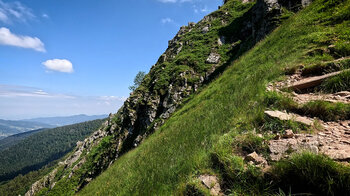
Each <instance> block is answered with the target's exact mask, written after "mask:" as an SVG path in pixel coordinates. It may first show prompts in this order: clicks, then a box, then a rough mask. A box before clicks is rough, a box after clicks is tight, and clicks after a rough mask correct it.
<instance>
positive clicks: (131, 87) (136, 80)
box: [129, 71, 146, 91]
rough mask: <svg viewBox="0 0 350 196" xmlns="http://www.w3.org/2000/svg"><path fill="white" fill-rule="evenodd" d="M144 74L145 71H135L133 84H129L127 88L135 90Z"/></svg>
mask: <svg viewBox="0 0 350 196" xmlns="http://www.w3.org/2000/svg"><path fill="white" fill-rule="evenodd" d="M145 75H146V73H145V72H143V71H139V73H137V74H136V76H135V78H134V85H132V86H129V89H130V90H131V91H134V90H136V89H137V87H139V86H140V84H141V82H142V80H143V78H144V77H145Z"/></svg>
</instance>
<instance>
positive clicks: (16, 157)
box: [0, 120, 104, 182]
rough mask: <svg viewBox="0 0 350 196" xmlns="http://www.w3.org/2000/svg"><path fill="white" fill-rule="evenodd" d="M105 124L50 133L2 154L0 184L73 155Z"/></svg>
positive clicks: (6, 150)
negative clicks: (76, 149) (86, 139)
mask: <svg viewBox="0 0 350 196" xmlns="http://www.w3.org/2000/svg"><path fill="white" fill-rule="evenodd" d="M103 121H104V120H95V121H88V122H84V123H79V124H74V125H68V126H64V127H57V128H53V129H47V130H44V131H41V132H38V133H35V134H33V135H30V136H29V137H26V138H25V139H23V140H21V141H19V142H17V143H16V144H14V145H11V146H10V147H8V148H6V149H3V150H1V151H0V182H2V181H5V180H9V179H12V178H14V177H16V176H17V175H18V174H22V175H23V174H26V173H28V172H30V171H33V170H38V169H40V168H41V167H42V166H44V165H46V164H48V163H50V162H51V161H53V160H56V159H59V158H61V157H63V156H64V155H65V154H66V153H68V152H70V151H71V150H72V149H73V148H74V147H75V145H76V143H77V141H79V140H83V139H84V138H85V137H87V136H88V135H90V134H91V133H92V132H93V131H95V130H96V129H98V128H99V127H100V126H101V124H102V122H103Z"/></svg>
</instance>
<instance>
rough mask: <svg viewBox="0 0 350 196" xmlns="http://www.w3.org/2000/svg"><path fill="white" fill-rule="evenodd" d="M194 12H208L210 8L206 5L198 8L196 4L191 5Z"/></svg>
mask: <svg viewBox="0 0 350 196" xmlns="http://www.w3.org/2000/svg"><path fill="white" fill-rule="evenodd" d="M193 10H194V13H196V14H198V13H209V12H210V10H209V9H208V7H207V6H204V7H202V8H198V7H197V6H196V5H194V6H193Z"/></svg>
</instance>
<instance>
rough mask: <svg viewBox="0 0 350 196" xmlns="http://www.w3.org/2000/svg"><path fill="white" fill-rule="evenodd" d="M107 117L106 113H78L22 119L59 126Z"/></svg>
mask: <svg viewBox="0 0 350 196" xmlns="http://www.w3.org/2000/svg"><path fill="white" fill-rule="evenodd" d="M107 117H108V115H107V114H105V115H92V116H88V115H85V114H80V115H74V116H59V117H43V118H32V119H25V120H23V121H29V122H40V123H44V124H49V125H53V126H55V127H59V126H64V125H71V124H76V123H81V122H85V121H90V120H96V119H103V118H107Z"/></svg>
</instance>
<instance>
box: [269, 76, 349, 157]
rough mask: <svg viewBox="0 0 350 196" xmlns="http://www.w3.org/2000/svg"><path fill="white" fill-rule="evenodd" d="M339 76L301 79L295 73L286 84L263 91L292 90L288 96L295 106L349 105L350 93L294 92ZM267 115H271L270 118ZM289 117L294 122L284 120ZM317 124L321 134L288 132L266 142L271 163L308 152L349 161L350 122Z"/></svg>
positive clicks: (285, 116) (286, 115) (270, 112)
mask: <svg viewBox="0 0 350 196" xmlns="http://www.w3.org/2000/svg"><path fill="white" fill-rule="evenodd" d="M339 73H340V72H333V73H330V74H326V75H323V76H316V77H309V78H307V77H306V78H305V77H302V76H301V70H298V71H297V72H296V73H295V74H293V75H290V76H288V77H287V79H286V80H284V81H279V82H276V83H273V84H270V85H268V86H267V90H268V91H277V92H280V93H284V94H285V92H281V91H280V89H282V88H286V87H287V88H291V89H294V90H295V91H296V92H292V93H288V94H290V96H291V98H292V99H293V100H294V101H296V102H297V103H299V104H305V103H307V102H309V101H315V100H323V101H329V102H341V103H350V92H348V91H342V92H337V93H334V94H322V93H304V94H302V93H297V91H299V90H300V89H304V87H305V88H309V87H315V86H317V85H319V84H320V82H322V80H324V79H325V78H329V77H331V76H334V75H337V74H339ZM315 81H316V82H315ZM265 114H266V115H269V116H270V117H275V118H279V119H280V120H297V121H298V119H306V120H312V119H310V118H309V117H302V116H299V115H295V114H283V112H280V111H274V112H272V111H266V112H265ZM271 114H274V116H273V115H271ZM277 114H278V115H277ZM293 115H294V116H296V117H297V118H295V117H294V119H288V118H287V117H288V116H289V117H290V116H293ZM299 121H300V120H299ZM318 122H319V124H320V125H321V126H322V127H323V130H322V131H319V132H317V133H314V134H294V133H293V132H292V131H291V130H288V131H286V132H287V133H289V134H288V135H284V136H282V137H276V138H275V139H274V140H270V141H269V148H270V151H271V154H270V157H271V160H273V161H277V160H279V159H281V158H283V157H287V156H288V154H289V153H290V152H294V151H297V152H300V151H304V150H308V151H311V152H314V153H322V154H325V155H328V156H329V157H330V158H332V159H334V160H336V161H350V120H346V121H338V122H323V121H321V120H318ZM304 124H305V123H304Z"/></svg>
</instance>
